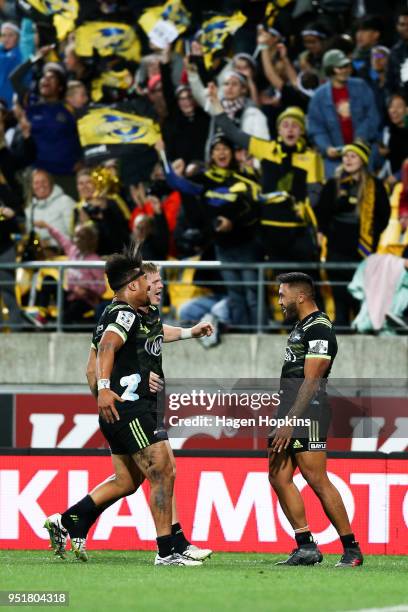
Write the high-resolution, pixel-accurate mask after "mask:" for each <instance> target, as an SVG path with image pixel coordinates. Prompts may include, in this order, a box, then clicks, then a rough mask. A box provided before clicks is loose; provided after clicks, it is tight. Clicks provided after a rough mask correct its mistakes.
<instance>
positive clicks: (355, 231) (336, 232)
mask: <svg viewBox="0 0 408 612" xmlns="http://www.w3.org/2000/svg"><path fill="white" fill-rule="evenodd" d="M369 158H370V147H369V146H368V145H367V144H366V143H365V142H363V141H360V140H355V141H353V142H352V143H350V144H347V145H345V146H344V147H343V149H342V158H341V159H342V163H341V166H340V167H339V168H338V171H337V173H336V177H334V178H331V179H329V180H328V181H327V183H326V184H325V185H324V187H323V189H322V192H321V194H320V198H319V202H318V205H317V207H316V209H315V213H316V217H317V222H318V227H319V231H320V232H321V234H322V235H323V236H325V237H326V238H327V256H326V259H327V261H329V262H343V263H354V262H359V261H361V260H362V259H364V258H366V257H368V256H369V255H371V254H372V253H375V251H376V249H377V245H378V242H379V239H380V235H381V233H382V231H383V230H384V229H385V227H386V225H387V223H388V219H389V217H390V204H389V200H388V196H387V193H386V191H385V188H384V185H383V183H382V181H381V180H380V179H378V178H377V177H375V176H373V175H372V174H370V172H369V171H368V162H369ZM352 276H353V270H352V269H350V270H330V271H329V278H330V280H331V281H336V282H342V283H344V284H343V285H340V286H333V287H332V291H333V297H334V302H335V308H336V319H335V320H336V325H339V326H340V325H344V326H348V325H349V323H350V319H349V314H350V310H352V309H353V307H354V304H353V302H352V300H351V297H350V295H349V294H348V292H347V284H348V283H349V282H350V280H351V278H352Z"/></svg>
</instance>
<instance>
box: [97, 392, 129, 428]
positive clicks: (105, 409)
mask: <svg viewBox="0 0 408 612" xmlns="http://www.w3.org/2000/svg"><path fill="white" fill-rule="evenodd" d="M115 400H116V401H117V402H124V401H125V400H124V399H122V398H121V397H119V395H117V393H115V392H114V391H111V389H101V390H100V391H99V392H98V410H99V414H100V415H101V417H102V418H103V420H104V421H106V422H107V423H114V422H115V421H119V413H118V411H117V410H116V406H115Z"/></svg>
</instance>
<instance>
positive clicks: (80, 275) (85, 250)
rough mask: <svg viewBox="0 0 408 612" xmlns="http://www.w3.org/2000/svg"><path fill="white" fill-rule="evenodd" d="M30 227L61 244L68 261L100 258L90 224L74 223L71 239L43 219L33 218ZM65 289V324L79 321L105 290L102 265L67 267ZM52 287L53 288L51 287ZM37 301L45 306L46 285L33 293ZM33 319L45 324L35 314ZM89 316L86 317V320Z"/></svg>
mask: <svg viewBox="0 0 408 612" xmlns="http://www.w3.org/2000/svg"><path fill="white" fill-rule="evenodd" d="M34 226H35V227H36V228H37V229H38V230H40V231H43V232H44V231H46V232H47V233H48V234H49V235H50V236H52V238H53V239H54V240H55V241H56V242H57V243H58V244H59V245H60V246H61V248H62V249H63V251H64V253H65V255H66V256H67V257H68V259H69V260H71V261H100V257H99V256H98V255H97V253H96V252H97V243H98V234H97V231H96V229H95V228H94V227H93V226H92V225H78V226H77V227H76V228H75V232H74V238H73V240H72V241H71V240H70V239H69V238H67V237H66V236H65V235H64V234H62V233H61V232H60V231H59V230H58V229H57V228H55V227H53V226H52V225H49V224H48V223H46V222H45V221H35V222H34ZM65 282H66V286H67V290H66V291H65V293H64V316H63V322H64V324H65V325H72V324H74V323H81V322H83V321H84V319H83V316H84V314H85V313H87V312H88V311H89V310H91V309H94V308H95V307H96V306H97V305H98V304H99V302H100V300H101V297H102V295H103V294H104V293H105V289H106V286H105V275H104V269H103V268H70V269H69V270H68V272H67V274H66V277H65ZM52 290H54V289H53V288H52ZM37 303H38V304H39V306H40V307H41V308H45V307H46V306H48V305H49V296H48V292H47V287H46V286H43V289H42V295H40V296H37ZM35 318H36V322H37V323H38V322H40V323H45V322H46V321H44V320H42V319H41V317H40V316H39V315H38V314H37V315H35ZM92 322H93V319H91V318H88V323H92Z"/></svg>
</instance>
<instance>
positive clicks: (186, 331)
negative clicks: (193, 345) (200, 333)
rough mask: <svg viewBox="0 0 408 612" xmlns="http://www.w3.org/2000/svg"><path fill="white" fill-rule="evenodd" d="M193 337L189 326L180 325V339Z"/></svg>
mask: <svg viewBox="0 0 408 612" xmlns="http://www.w3.org/2000/svg"><path fill="white" fill-rule="evenodd" d="M192 337H193V333H192V331H191V327H182V328H181V332H180V340H188V339H189V338H192Z"/></svg>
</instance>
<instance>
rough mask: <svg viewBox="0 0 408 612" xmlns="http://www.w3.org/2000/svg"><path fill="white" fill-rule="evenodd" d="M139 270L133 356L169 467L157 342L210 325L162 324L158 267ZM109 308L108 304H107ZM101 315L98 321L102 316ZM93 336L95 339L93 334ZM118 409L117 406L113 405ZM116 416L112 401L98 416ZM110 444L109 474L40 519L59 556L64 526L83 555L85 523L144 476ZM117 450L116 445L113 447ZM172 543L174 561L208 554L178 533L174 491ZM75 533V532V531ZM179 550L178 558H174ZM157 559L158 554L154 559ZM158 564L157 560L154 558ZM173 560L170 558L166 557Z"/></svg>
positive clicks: (205, 330)
mask: <svg viewBox="0 0 408 612" xmlns="http://www.w3.org/2000/svg"><path fill="white" fill-rule="evenodd" d="M143 270H144V271H145V272H146V273H147V279H148V284H149V297H150V301H151V304H150V305H148V306H144V307H143V306H142V307H140V308H138V310H137V311H136V312H137V317H138V320H139V328H138V330H137V332H136V334H137V336H138V342H137V353H138V356H139V362H143V363H144V364H145V365H146V369H147V370H148V373H147V377H144V378H146V381H148V386H149V391H148V393H149V394H150V398H151V399H152V401H153V404H154V406H153V405H152V407H151V412H152V414H153V415H154V421H155V423H156V430H155V432H154V433H155V435H156V436H158V437H159V438H160V439H163V440H165V444H166V445H167V446H168V451H169V454H170V458H171V461H172V465H173V470H174V472H175V460H174V455H173V452H172V450H171V447H170V445H169V442H168V440H167V434H166V432H165V430H164V429H163V428H162V427H161V416H160V415H157V414H156V393H157V391H158V390H161V388H162V384H163V371H162V364H161V361H162V360H161V346H162V342H163V341H165V342H171V341H174V340H179V339H183V338H193V337H196V338H198V337H202V336H203V335H208V334H211V333H212V332H213V330H212V326H211V325H210V324H209V323H200V324H198V325H196V326H195V327H193V328H192V329H191V330H190V329H182V328H180V327H173V326H168V325H163V324H162V322H161V318H160V313H159V310H158V308H157V305H158V304H160V298H161V291H162V288H163V284H162V281H161V277H160V272H159V269H158V268H157V266H155V264H152V263H144V264H143ZM117 305H118V303H117V302H116V301H113V302H112V304H110V305H109V306H108V307H107V309H106V310H105V312H104V315H105V314H106V313H108V314H109V312H117V309H116V306H117ZM112 309H114V310H112ZM104 315H103V316H102V318H101V321H102V320H103V318H104ZM101 321H99V323H98V326H97V327H96V328H95V331H94V334H93V339H92V345H91V351H90V356H89V360H88V367H87V378H88V382H89V385H90V388H91V391H92V392H93V394H94V395H95V397H97V395H98V393H97V389H96V384H97V381H96V371H95V370H96V367H95V366H96V353H97V348H98V342H99V341H100V337H101V331H102V330H101V329H99V328H100V326H101ZM116 333H118V334H122V333H123V330H122V329H118V330H117V332H116ZM98 338H99V340H98ZM146 392H147V390H146V389H145V388H144V391H143V393H144V394H146ZM119 412H120V411H119ZM118 416H119V413H118V411H117V410H116V408H115V407H112V406H111V407H109V408H108V409H107V410H106V411H105V412H104V419H106V421H107V422H110V423H111V424H114V423H115V419H116V418H117V417H118ZM101 427H102V429H103V430H104V428H106V429H107V434H108V435H109V426H108V425H106V424H105V422H104V421H103V420H101ZM133 431H134V433H136V436H137V439H138V440H140V436H142V435H143V433H142V430H141V429H140V428H139V427H137V428H136V429H133ZM111 448H112V453H113V454H112V459H113V462H114V466H115V470H116V472H115V474H113V475H112V476H111V477H110V478H108V479H106V480H105V481H104V482H103V483H101V484H99V485H97V486H96V487H95V488H94V489H93V490H92V491H91V492H90V494H88V495H87V496H86V497H84V498H83V499H82V500H80V502H78V503H77V504H75V505H74V506H72V507H71V508H69V509H68V510H66V511H65V512H64V513H63V515H62V517H61V515H60V514H54V515H52V516H51V517H49V518H48V519H47V521H46V525H45V526H46V527H47V529H48V531H49V534H50V540H51V544H52V547H53V548H54V551H55V553H56V554H57V555H58V556H61V557H62V558H64V557H65V547H66V540H67V537H68V531H67V529H65V527H67V528H68V529H69V534H70V537H71V542H72V547H73V551H74V552H75V553H76V556H77V558H78V559H79V560H82V561H86V560H87V555H86V548H85V542H86V536H87V533H88V531H89V529H90V528H91V526H92V524H93V523H94V522H95V521H96V520H97V518H98V517H99V516H100V514H102V512H103V511H104V510H105V509H106V508H108V507H109V506H111V505H112V504H113V503H115V502H116V501H117V500H118V499H120V498H122V497H125V496H127V495H130V494H132V493H134V492H135V491H136V490H137V488H138V487H139V486H140V485H141V483H142V482H143V480H144V479H145V476H144V474H143V473H142V472H141V470H140V469H139V467H138V466H137V464H136V463H135V462H134V461H133V458H132V456H131V455H130V454H129V455H124V454H121V453H120V452H119V451H118V450H117V451H116V453H117V454H115V451H114V447H113V446H112V444H111ZM119 450H120V449H119ZM71 516H75V517H76V518H77V520H76V523H75V524H73V523H72V520H71V518H70V517H71ZM171 531H172V543H173V550H174V552H175V553H178V561H179V562H178V563H177V564H180V565H181V564H183V565H198V564H200V563H196V561H197V560H199V561H201V560H203V559H205V558H207V557H208V556H210V555H211V553H212V551H211V550H208V549H200V548H198V547H196V546H194V545H192V544H191V543H190V542H189V541H188V540H187V539H186V538H185V536H184V533H183V531H182V529H181V526H180V524H179V521H178V516H177V507H176V501H175V496H174V495H173V497H172V526H171ZM75 536H76V537H75ZM180 555H181V556H182V557H183V559H182V560H181V562H180V558H179V557H180ZM159 562H160V560H159ZM160 564H162V563H160ZM172 564H173V563H172Z"/></svg>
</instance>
